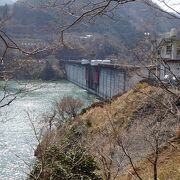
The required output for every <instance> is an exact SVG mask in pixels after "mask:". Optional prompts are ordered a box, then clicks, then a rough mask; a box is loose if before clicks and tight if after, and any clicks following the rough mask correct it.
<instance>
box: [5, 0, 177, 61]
mask: <svg viewBox="0 0 180 180" xmlns="http://www.w3.org/2000/svg"><path fill="white" fill-rule="evenodd" d="M24 1H27V2H32V3H36V4H39V3H40V2H42V1H41V0H24ZM44 1H45V0H44ZM64 22H68V23H71V22H72V18H71V17H64V16H63V15H62V13H61V12H60V11H56V10H53V9H51V10H49V11H47V10H42V9H36V8H31V7H29V6H26V5H25V3H23V4H22V3H18V2H17V3H15V5H14V7H13V11H12V19H11V20H10V21H9V24H8V26H7V27H6V31H7V32H8V33H9V34H12V35H15V36H16V37H19V36H20V37H21V36H23V37H31V38H39V39H46V40H47V39H48V40H49V39H51V38H52V37H54V35H55V34H57V32H59V31H60V30H59V29H58V27H60V26H63V25H64ZM174 27H176V28H179V27H180V20H177V19H172V18H167V14H164V13H162V12H160V11H158V10H155V9H153V8H152V7H150V6H147V5H145V4H143V3H141V2H140V1H136V2H134V3H127V4H124V5H121V6H120V7H119V8H117V9H116V10H115V11H114V19H111V18H109V17H99V18H97V19H96V21H95V22H93V23H92V24H89V25H88V26H87V25H86V26H84V24H82V23H81V24H79V25H77V26H74V27H72V28H71V29H70V30H69V31H68V33H69V36H71V35H73V36H75V37H76V38H77V37H80V36H81V35H80V34H81V33H82V34H83V35H84V34H94V35H95V36H96V37H98V38H95V39H96V40H97V39H98V41H99V43H96V44H99V46H100V44H101V47H102V48H104V49H106V52H108V53H107V54H105V52H104V50H103V52H102V54H103V55H101V56H99V57H106V55H108V56H111V52H112V55H114V54H115V55H117V54H118V53H121V54H122V53H124V54H125V51H124V45H123V44H127V45H128V46H129V47H133V46H136V44H137V43H138V42H139V41H140V40H142V39H143V38H144V37H143V36H144V32H150V33H154V32H156V33H160V32H166V31H169V30H170V29H171V28H174ZM105 36H107V37H108V42H107V41H105V40H104V38H105ZM110 37H111V40H110V39H109V38H110ZM69 39H70V38H69ZM100 39H102V41H101V42H100ZM71 40H72V41H73V38H72V39H71ZM96 40H95V41H96ZM84 41H85V40H84ZM84 41H78V43H79V47H83V46H84V44H85V42H84ZM112 42H115V43H112ZM83 43H84V44H83ZM91 43H92V44H93V43H94V42H93V41H91ZM102 43H107V46H104V45H103V44H102ZM118 43H119V45H118ZM113 44H115V45H113ZM96 46H97V45H96ZM113 46H114V47H113ZM88 48H90V47H88ZM98 48H99V47H98ZM98 48H97V49H98ZM107 49H111V51H108V50H107ZM87 51H88V50H87ZM67 52H68V53H69V51H67ZM83 52H84V51H83ZM68 53H67V54H68ZM96 53H97V52H96ZM91 54H94V53H93V50H92V51H91ZM65 56H66V55H65ZM89 56H90V55H87V57H89ZM68 58H70V57H68ZM97 58H98V57H97Z"/></svg>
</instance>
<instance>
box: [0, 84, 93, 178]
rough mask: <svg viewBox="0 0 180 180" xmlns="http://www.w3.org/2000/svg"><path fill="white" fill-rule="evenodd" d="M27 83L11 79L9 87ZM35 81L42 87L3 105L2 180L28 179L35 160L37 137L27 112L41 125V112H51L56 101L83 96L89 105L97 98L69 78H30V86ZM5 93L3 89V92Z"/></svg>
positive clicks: (0, 135) (0, 124)
mask: <svg viewBox="0 0 180 180" xmlns="http://www.w3.org/2000/svg"><path fill="white" fill-rule="evenodd" d="M2 84H3V82H0V85H1V86H2ZM25 84H27V82H20V84H17V83H15V82H9V86H8V87H9V89H10V91H11V92H17V90H18V89H19V88H22V87H24V85H25ZM32 85H33V86H36V87H40V88H37V89H36V90H35V91H32V92H29V93H27V95H26V96H24V97H18V98H17V99H16V100H15V101H14V102H13V103H12V104H11V105H10V106H8V107H5V108H1V109H0V113H1V114H0V115H1V116H0V119H1V121H3V122H0V180H11V179H12V180H20V179H25V177H26V173H28V171H29V165H31V164H32V161H33V154H34V148H35V147H36V144H37V140H36V138H35V136H34V132H33V130H32V126H31V123H30V121H29V119H28V117H27V113H29V114H30V115H31V118H32V120H33V121H34V122H35V125H37V124H38V119H39V117H40V115H41V114H42V113H45V112H49V111H50V110H51V108H52V106H53V105H52V102H54V101H55V100H58V99H61V98H62V97H63V96H67V95H70V96H73V97H79V98H80V99H81V100H82V101H83V102H84V104H85V105H86V106H87V105H89V104H91V103H92V102H93V100H94V99H95V96H93V95H90V94H88V93H87V92H86V91H85V90H83V89H81V88H79V87H77V86H76V85H74V84H72V83H69V82H67V81H58V82H41V81H30V82H28V87H30V86H32ZM2 93H3V91H2V89H1V92H0V95H1V96H2ZM36 123H37V124H36Z"/></svg>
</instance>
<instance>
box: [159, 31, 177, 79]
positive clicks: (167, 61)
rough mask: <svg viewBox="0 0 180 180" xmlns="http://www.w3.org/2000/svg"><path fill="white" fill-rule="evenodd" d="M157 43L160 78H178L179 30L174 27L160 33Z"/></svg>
mask: <svg viewBox="0 0 180 180" xmlns="http://www.w3.org/2000/svg"><path fill="white" fill-rule="evenodd" d="M157 45H158V60H159V62H160V78H161V79H163V80H164V79H167V78H168V79H175V76H176V77H178V78H180V30H177V29H175V28H174V29H171V31H170V32H167V33H164V34H162V35H160V38H159V39H158V44H157Z"/></svg>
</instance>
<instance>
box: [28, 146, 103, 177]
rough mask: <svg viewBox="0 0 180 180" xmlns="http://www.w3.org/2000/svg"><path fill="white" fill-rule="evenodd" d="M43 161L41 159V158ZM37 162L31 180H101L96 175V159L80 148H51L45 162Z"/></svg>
mask: <svg viewBox="0 0 180 180" xmlns="http://www.w3.org/2000/svg"><path fill="white" fill-rule="evenodd" d="M40 159H41V158H40ZM40 159H39V160H37V162H36V164H35V166H34V168H33V170H32V172H31V174H30V175H29V180H31V179H38V180H50V179H53V180H61V179H62V180H68V179H69V180H80V179H82V180H89V179H91V180H101V179H102V178H101V177H100V176H99V175H97V174H96V173H95V171H96V170H98V167H97V164H96V162H95V160H94V158H93V157H92V156H91V155H89V154H88V153H87V152H86V151H85V149H83V148H81V147H80V146H74V147H72V146H71V149H70V148H69V149H66V148H65V149H64V150H62V148H60V147H58V146H52V147H50V148H49V149H48V150H47V151H46V153H45V155H44V161H43V162H41V161H40Z"/></svg>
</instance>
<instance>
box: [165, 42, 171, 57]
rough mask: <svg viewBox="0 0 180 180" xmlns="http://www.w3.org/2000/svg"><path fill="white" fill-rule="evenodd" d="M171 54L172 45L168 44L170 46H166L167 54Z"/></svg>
mask: <svg viewBox="0 0 180 180" xmlns="http://www.w3.org/2000/svg"><path fill="white" fill-rule="evenodd" d="M171 52H172V45H171V44H168V45H167V46H166V54H167V55H170V54H171Z"/></svg>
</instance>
